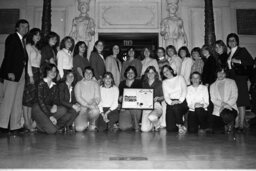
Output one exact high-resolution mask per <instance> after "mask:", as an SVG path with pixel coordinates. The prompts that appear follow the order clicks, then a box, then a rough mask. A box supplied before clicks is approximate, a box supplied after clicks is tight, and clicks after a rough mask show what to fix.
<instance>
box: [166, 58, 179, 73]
mask: <svg viewBox="0 0 256 171" xmlns="http://www.w3.org/2000/svg"><path fill="white" fill-rule="evenodd" d="M168 61H169V64H170V66H171V67H172V69H173V70H174V72H175V73H176V74H177V75H180V71H181V64H182V60H181V58H180V57H178V56H177V55H174V56H173V57H171V58H169V59H168Z"/></svg>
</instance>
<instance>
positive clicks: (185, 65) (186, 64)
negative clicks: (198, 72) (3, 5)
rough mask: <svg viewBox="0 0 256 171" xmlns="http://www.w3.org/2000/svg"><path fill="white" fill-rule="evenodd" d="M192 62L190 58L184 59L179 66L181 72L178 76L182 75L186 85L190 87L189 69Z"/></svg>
mask: <svg viewBox="0 0 256 171" xmlns="http://www.w3.org/2000/svg"><path fill="white" fill-rule="evenodd" d="M193 63H194V61H193V59H191V58H185V59H184V60H183V61H182V64H181V72H180V75H182V76H183V77H184V79H185V81H186V83H187V85H190V74H191V68H192V65H193Z"/></svg>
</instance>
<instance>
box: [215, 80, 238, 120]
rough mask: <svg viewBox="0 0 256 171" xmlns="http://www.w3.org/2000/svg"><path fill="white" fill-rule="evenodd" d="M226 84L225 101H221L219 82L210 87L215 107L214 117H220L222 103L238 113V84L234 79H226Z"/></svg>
mask: <svg viewBox="0 0 256 171" xmlns="http://www.w3.org/2000/svg"><path fill="white" fill-rule="evenodd" d="M224 81H225V83H224V99H223V100H222V99H221V95H220V92H219V89H218V84H217V81H215V82H214V83H213V84H212V85H211V87H210V95H211V101H212V103H213V105H214V108H213V113H212V114H213V115H216V116H220V112H221V111H220V107H221V103H222V101H224V102H225V103H227V104H229V105H230V106H231V107H232V108H233V109H235V110H236V111H238V109H237V105H236V101H237V98H238V90H237V86H236V82H235V81H234V80H232V79H229V78H225V80H224Z"/></svg>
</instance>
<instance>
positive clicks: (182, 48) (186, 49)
mask: <svg viewBox="0 0 256 171" xmlns="http://www.w3.org/2000/svg"><path fill="white" fill-rule="evenodd" d="M182 50H184V51H185V52H186V57H187V58H189V57H190V53H189V50H188V47H187V46H182V47H181V48H180V49H179V51H178V56H179V57H180V58H181V55H180V52H181V51H182Z"/></svg>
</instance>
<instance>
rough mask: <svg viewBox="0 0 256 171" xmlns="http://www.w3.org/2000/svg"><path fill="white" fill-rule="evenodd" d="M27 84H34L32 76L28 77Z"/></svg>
mask: <svg viewBox="0 0 256 171" xmlns="http://www.w3.org/2000/svg"><path fill="white" fill-rule="evenodd" d="M29 82H30V84H35V81H34V78H33V76H31V77H29Z"/></svg>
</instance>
